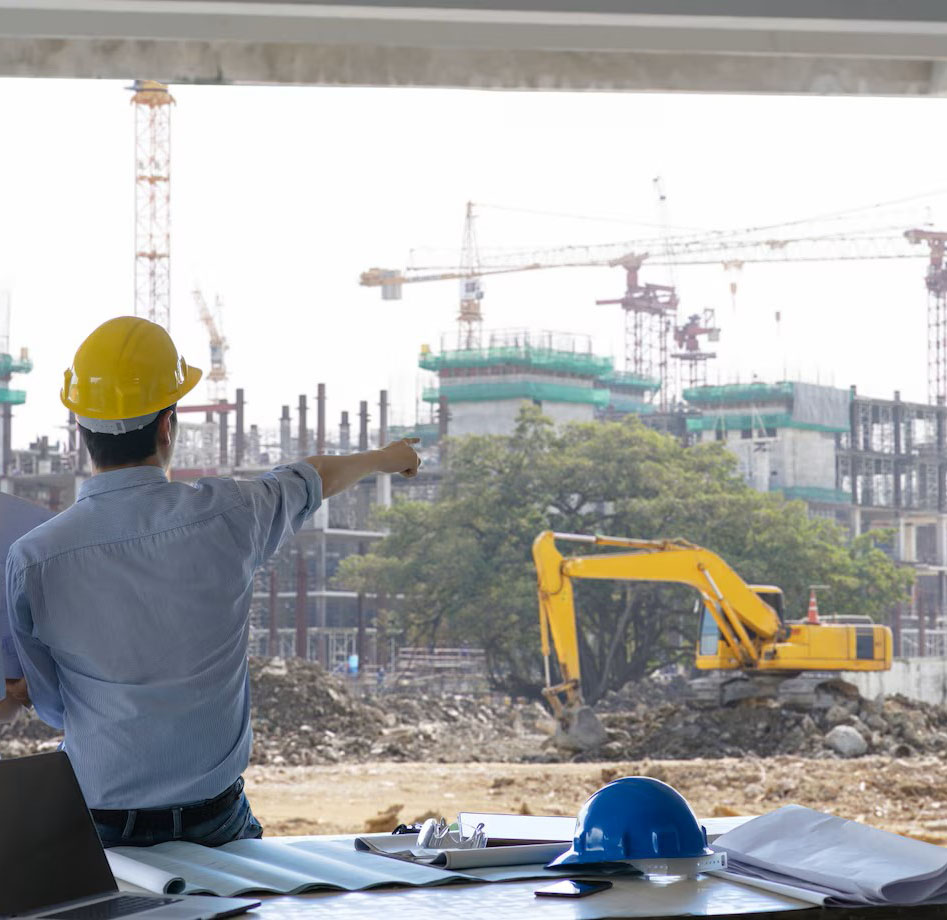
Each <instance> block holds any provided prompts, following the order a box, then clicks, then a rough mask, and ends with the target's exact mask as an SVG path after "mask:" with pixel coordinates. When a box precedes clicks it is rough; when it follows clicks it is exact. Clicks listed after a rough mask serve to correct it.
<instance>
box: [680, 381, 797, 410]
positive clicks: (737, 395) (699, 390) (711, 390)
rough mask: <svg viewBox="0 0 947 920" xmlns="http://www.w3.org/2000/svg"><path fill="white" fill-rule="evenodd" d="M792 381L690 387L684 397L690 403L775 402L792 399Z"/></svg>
mask: <svg viewBox="0 0 947 920" xmlns="http://www.w3.org/2000/svg"><path fill="white" fill-rule="evenodd" d="M792 396H793V385H792V384H791V383H731V384H724V385H721V386H706V387H688V388H687V389H685V390H684V399H686V400H687V402H689V403H696V404H698V405H700V404H702V403H744V402H774V401H775V400H779V399H792Z"/></svg>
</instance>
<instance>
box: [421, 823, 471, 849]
mask: <svg viewBox="0 0 947 920" xmlns="http://www.w3.org/2000/svg"><path fill="white" fill-rule="evenodd" d="M486 845H487V835H486V832H485V831H484V829H483V824H478V825H477V826H476V827H475V828H473V830H471V831H470V833H469V834H468V835H467V836H464V828H463V826H462V825H461V824H460V822H456V823H455V824H448V823H447V822H446V821H445V820H444V819H443V818H428V819H427V820H426V821H425V822H424V823H423V824H422V825H421V830H420V831H419V832H418V842H417V846H418V847H419V848H421V849H425V850H478V849H480V848H481V847H485V846H486Z"/></svg>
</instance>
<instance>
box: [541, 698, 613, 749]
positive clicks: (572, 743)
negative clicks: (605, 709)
mask: <svg viewBox="0 0 947 920" xmlns="http://www.w3.org/2000/svg"><path fill="white" fill-rule="evenodd" d="M554 740H555V743H556V746H557V747H560V748H562V749H563V750H566V751H591V750H594V749H595V748H598V747H601V746H602V745H603V744H604V743H605V742H606V741H607V740H608V735H607V734H606V732H605V727H604V726H603V725H602V723H601V722H599V720H598V716H597V715H595V712H594V711H593V709H592V707H591V706H577V707H575V708H574V709H566V710H565V711H564V712H563V714H562V717H561V718H560V719H559V724H558V726H557V728H556V736H555V739H554Z"/></svg>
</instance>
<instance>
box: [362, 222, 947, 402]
mask: <svg viewBox="0 0 947 920" xmlns="http://www.w3.org/2000/svg"><path fill="white" fill-rule="evenodd" d="M779 229H780V228H779V227H776V228H769V229H764V230H736V231H728V232H711V233H694V234H688V235H678V236H671V237H667V238H656V237H650V238H643V239H637V240H625V241H622V242H617V243H605V244H598V245H579V246H559V247H553V248H548V249H535V250H526V249H507V250H491V251H490V254H489V256H487V257H486V258H481V259H480V261H479V265H478V268H477V277H478V278H479V277H483V276H487V275H500V274H509V273H513V272H529V271H539V270H547V269H553V268H589V267H598V266H605V267H614V268H622V269H624V270H625V280H626V284H625V294H624V295H623V296H622V297H621V298H617V299H610V300H604V301H603V300H600V301H598V303H617V304H620V305H621V306H622V308H623V309H624V310H625V311H626V324H625V337H626V342H625V369H626V371H630V372H633V373H640V372H643V371H646V370H647V368H648V358H647V356H646V354H645V351H646V349H644V347H643V346H644V343H645V339H644V337H643V333H642V332H641V331H640V330H639V329H638V328H637V321H632V322H628V321H627V320H628V319H629V318H630V317H634V316H635V315H636V314H637V313H638V312H642V313H646V312H647V311H651V312H652V313H655V314H657V313H660V311H661V310H662V309H663V310H665V311H667V312H668V313H672V314H673V311H674V310H675V309H676V306H677V297H676V294H675V293H674V289H673V287H671V286H668V285H663V286H662V285H653V284H649V283H646V282H642V281H641V280H640V278H639V272H640V271H641V270H642V266H643V265H644V264H645V263H646V262H647V264H648V265H649V266H654V267H657V266H666V265H673V266H674V267H681V266H685V265H719V266H722V267H724V268H725V269H728V270H730V271H733V270H734V269H737V270H738V269H740V268H742V267H743V266H744V265H746V264H754V263H771V262H786V263H789V262H834V261H853V260H859V261H864V260H875V259H916V258H924V257H926V258H927V261H928V267H927V272H926V275H925V283H926V287H927V291H928V397H929V400H930V402H931V403H932V404H933V403H936V402H937V401H938V400H939V399H944V400H947V232H944V231H935V230H927V229H910V230H906V231H905V230H903V229H901V228H894V227H882V228H874V229H870V230H862V231H845V230H841V231H837V232H826V233H822V234H815V235H805V234H804V233H800V234H794V235H786V236H782V237H781V236H778V235H776V234H774V233H773V232H772V231H773V230H779ZM922 245H925V249H922V248H921V246H922ZM652 253H654V255H652ZM466 271H467V270H466V268H465V267H464V266H451V265H424V266H417V265H416V266H412V267H409V268H405V269H403V270H400V271H398V270H392V269H379V268H373V269H369V270H368V271H366V272H364V273H363V274H362V275H361V278H360V284H362V285H363V286H365V287H381V288H382V296H383V297H385V298H386V299H397V298H399V297H400V296H401V290H402V286H403V285H405V284H411V283H419V282H430V281H444V280H449V279H453V278H463V277H466ZM730 289H731V294H732V295H735V293H736V282H735V281H732V282H731V284H730ZM699 321H700V323H703V325H702V326H696V327H694V326H692V327H691V328H692V330H696V329H700V328H706V333H704V334H707V335H710V336H711V337H712V338H713V337H714V336H715V335H716V333H717V330H716V328H715V326H714V323H713V320H712V319H711V318H710V317H707V322H706V323H704V319H703V318H700V319H699ZM686 327H687V324H685V325H684V327H678V328H677V329H676V330H675V334H677V335H683V336H684V341H685V342H686V341H687V333H685V332H683V329H684V328H686ZM695 334H698V335H699V334H702V333H699V332H695ZM657 347H660V343H658V345H657ZM680 347H682V348H683V350H684V351H686V350H687V345H686V344H685V345H682V346H680ZM639 356H640V357H639ZM651 366H652V367H654V365H653V364H652V365H651ZM663 370H664V368H662V371H663ZM666 382H667V381H666V380H662V384H663V385H666Z"/></svg>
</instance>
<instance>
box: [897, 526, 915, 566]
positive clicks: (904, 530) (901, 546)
mask: <svg viewBox="0 0 947 920" xmlns="http://www.w3.org/2000/svg"><path fill="white" fill-rule="evenodd" d="M915 538H916V534H915V530H914V525H913V524H911V523H910V522H909V521H905V520H903V519H902V520H899V521H898V555H899V557H900V559H899V561H900V562H914V561H915V559H916V556H917V547H916V545H915V542H916V541H915Z"/></svg>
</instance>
